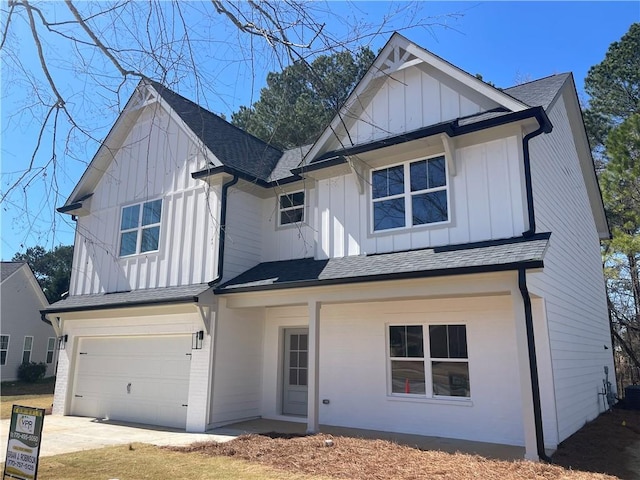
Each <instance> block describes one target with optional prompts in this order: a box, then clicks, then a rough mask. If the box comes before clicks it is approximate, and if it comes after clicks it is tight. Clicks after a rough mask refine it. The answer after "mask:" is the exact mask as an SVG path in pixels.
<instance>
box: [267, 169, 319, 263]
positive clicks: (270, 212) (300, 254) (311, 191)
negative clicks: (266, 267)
mask: <svg viewBox="0 0 640 480" xmlns="http://www.w3.org/2000/svg"><path fill="white" fill-rule="evenodd" d="M314 183H315V182H313V181H310V180H306V181H305V182H301V183H300V184H296V185H287V187H286V188H284V187H275V188H274V189H273V195H272V196H269V197H268V198H265V199H263V200H262V205H261V213H262V218H261V224H260V225H259V227H260V229H261V230H260V233H259V235H260V236H261V258H260V261H261V262H273V261H280V260H293V259H297V258H309V257H313V256H314V253H315V248H316V241H317V238H318V232H319V225H318V224H317V218H318V217H317V191H318V189H317V188H315V186H314ZM300 190H304V193H305V196H304V199H305V200H304V201H305V210H304V222H301V223H296V224H292V225H284V226H279V225H278V216H279V214H280V212H279V208H278V197H279V195H281V194H283V193H290V192H296V191H300Z"/></svg>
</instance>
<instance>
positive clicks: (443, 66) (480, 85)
mask: <svg viewBox="0 0 640 480" xmlns="http://www.w3.org/2000/svg"><path fill="white" fill-rule="evenodd" d="M403 38H404V37H403ZM405 40H406V39H405ZM407 42H408V40H407ZM404 48H405V49H406V50H407V51H408V52H410V53H411V54H413V55H415V56H416V57H418V58H420V59H421V60H423V61H424V63H427V64H429V65H431V66H432V67H433V68H435V69H437V70H440V71H441V72H443V73H444V74H446V75H449V76H450V77H452V78H454V79H455V80H457V81H459V82H460V83H462V84H463V85H466V86H467V87H469V88H472V89H473V90H476V91H478V92H479V93H481V94H482V95H484V96H485V97H487V98H489V99H491V100H493V101H494V102H496V103H498V104H500V105H502V106H503V107H505V108H507V109H509V110H511V111H512V112H519V111H521V110H526V109H527V108H530V107H529V105H525V104H524V103H522V102H520V101H518V100H516V99H515V98H513V97H512V96H510V95H507V94H506V93H503V92H501V91H500V90H498V89H497V88H494V87H492V86H491V85H488V84H486V83H485V82H483V81H482V80H480V79H478V78H476V77H474V76H473V75H471V74H469V73H467V72H465V71H464V70H462V69H461V68H458V67H456V66H455V65H453V64H451V63H449V62H447V61H446V60H443V59H442V58H440V57H438V56H437V55H434V54H433V53H431V52H429V51H427V50H425V49H424V48H422V47H419V46H417V45H416V44H414V43H411V42H408V44H407V46H406V47H404Z"/></svg>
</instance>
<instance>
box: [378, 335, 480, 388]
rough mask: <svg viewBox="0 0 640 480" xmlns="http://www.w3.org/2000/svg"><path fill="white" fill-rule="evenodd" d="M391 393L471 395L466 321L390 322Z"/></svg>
mask: <svg viewBox="0 0 640 480" xmlns="http://www.w3.org/2000/svg"><path fill="white" fill-rule="evenodd" d="M388 356H389V364H390V368H389V371H390V375H391V379H390V380H391V393H392V394H406V395H418V396H427V392H430V395H431V396H434V397H438V396H444V397H470V396H471V390H470V386H469V357H468V352H467V327H466V325H444V324H443V325H429V326H428V328H425V326H424V325H390V326H389V351H388Z"/></svg>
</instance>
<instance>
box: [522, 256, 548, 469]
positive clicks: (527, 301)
mask: <svg viewBox="0 0 640 480" xmlns="http://www.w3.org/2000/svg"><path fill="white" fill-rule="evenodd" d="M518 288H519V289H520V294H521V295H522V301H523V302H524V318H525V327H526V331H527V347H528V348H527V350H528V353H529V371H530V372H531V393H532V396H533V421H534V424H535V430H536V448H537V451H538V457H539V458H540V459H541V460H543V461H545V462H547V463H551V458H549V457H548V456H547V453H546V452H545V450H544V429H543V427H542V407H541V402H540V379H539V378H538V360H537V358H536V343H535V337H534V333H533V313H532V311H531V295H530V294H529V290H528V288H527V270H526V268H525V267H520V268H519V269H518Z"/></svg>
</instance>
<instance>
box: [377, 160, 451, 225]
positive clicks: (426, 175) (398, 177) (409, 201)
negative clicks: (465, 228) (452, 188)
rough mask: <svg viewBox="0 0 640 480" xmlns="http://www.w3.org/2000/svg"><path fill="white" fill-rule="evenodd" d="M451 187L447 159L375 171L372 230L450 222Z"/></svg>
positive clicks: (419, 161)
mask: <svg viewBox="0 0 640 480" xmlns="http://www.w3.org/2000/svg"><path fill="white" fill-rule="evenodd" d="M448 188H449V187H448V182H447V162H446V160H445V157H444V156H439V157H432V158H424V159H421V160H415V161H412V162H405V163H402V164H399V165H393V166H390V167H385V168H381V169H377V170H373V171H372V172H371V202H372V219H373V228H372V230H373V231H374V232H378V231H384V230H391V229H396V228H404V227H415V226H419V225H428V224H433V223H442V222H447V221H448V220H449V201H448V196H449V194H448Z"/></svg>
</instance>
